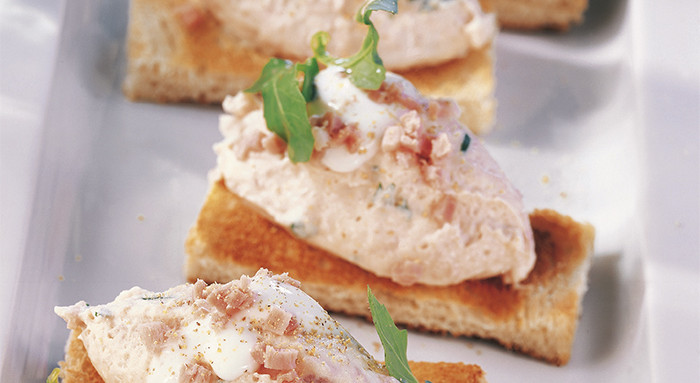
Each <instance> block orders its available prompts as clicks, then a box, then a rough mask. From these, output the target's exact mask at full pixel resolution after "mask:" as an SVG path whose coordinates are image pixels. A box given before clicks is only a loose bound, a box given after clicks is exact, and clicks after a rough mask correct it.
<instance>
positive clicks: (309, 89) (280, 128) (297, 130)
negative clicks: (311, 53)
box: [245, 58, 318, 163]
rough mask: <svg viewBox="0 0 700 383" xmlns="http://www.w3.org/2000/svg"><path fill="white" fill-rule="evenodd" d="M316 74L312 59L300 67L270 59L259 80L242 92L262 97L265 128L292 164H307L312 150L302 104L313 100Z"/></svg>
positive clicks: (309, 132) (315, 65)
mask: <svg viewBox="0 0 700 383" xmlns="http://www.w3.org/2000/svg"><path fill="white" fill-rule="evenodd" d="M300 71H301V72H303V73H304V80H303V83H302V85H301V87H302V89H299V81H298V80H297V73H299V72H300ZM316 73H318V63H316V60H315V59H313V58H311V59H309V60H307V61H306V62H305V63H303V64H293V63H292V62H291V61H288V60H282V59H277V58H273V59H270V61H269V62H268V63H267V64H266V65H265V67H264V68H263V70H262V74H261V75H260V78H259V79H258V80H257V81H256V82H255V83H254V84H253V85H252V86H251V87H250V88H248V89H246V90H245V91H246V92H250V93H261V94H262V98H263V116H264V117H265V122H266V123H267V128H268V129H270V130H271V131H272V132H274V133H275V134H277V135H278V136H279V137H280V138H281V139H283V140H284V141H285V142H286V143H287V151H288V153H289V159H290V160H291V161H292V162H295V163H296V162H305V161H308V160H309V159H310V158H311V153H312V152H313V149H314V136H313V134H312V133H311V124H310V123H309V116H308V115H307V113H306V102H307V101H310V100H311V99H313V97H314V92H315V91H314V87H313V77H315V76H316Z"/></svg>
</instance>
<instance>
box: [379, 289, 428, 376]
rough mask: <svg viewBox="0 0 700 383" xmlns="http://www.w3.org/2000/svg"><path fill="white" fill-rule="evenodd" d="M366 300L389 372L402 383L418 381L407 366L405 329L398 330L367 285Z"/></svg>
mask: <svg viewBox="0 0 700 383" xmlns="http://www.w3.org/2000/svg"><path fill="white" fill-rule="evenodd" d="M367 300H369V310H370V312H371V313H372V322H374V327H375V328H376V329H377V335H379V340H381V342H382V346H383V347H384V364H385V365H386V369H387V370H388V371H389V374H391V376H393V377H394V378H396V379H398V380H399V381H400V382H402V383H418V379H416V377H415V376H413V373H412V372H411V368H410V367H409V366H408V358H407V357H406V348H407V346H408V334H407V332H406V330H399V329H398V328H397V327H396V325H395V324H394V321H393V320H392V319H391V315H389V311H388V310H387V309H386V307H385V306H384V305H383V304H381V303H379V301H378V300H377V298H375V297H374V294H372V289H370V288H369V286H367Z"/></svg>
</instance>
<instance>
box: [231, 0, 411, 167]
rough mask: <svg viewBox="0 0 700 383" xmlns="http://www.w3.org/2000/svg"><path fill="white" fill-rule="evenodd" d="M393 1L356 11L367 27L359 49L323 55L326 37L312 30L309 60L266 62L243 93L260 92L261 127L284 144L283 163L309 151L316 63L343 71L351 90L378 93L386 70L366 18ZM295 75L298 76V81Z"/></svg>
mask: <svg viewBox="0 0 700 383" xmlns="http://www.w3.org/2000/svg"><path fill="white" fill-rule="evenodd" d="M396 1H397V0H369V1H367V2H365V4H364V5H363V6H362V8H360V11H359V12H358V13H357V16H356V20H357V21H358V22H361V23H364V24H365V25H367V26H369V31H368V32H367V37H365V40H364V42H363V44H362V48H361V49H360V51H359V52H358V53H357V54H355V55H354V56H352V57H350V58H347V59H344V58H335V57H332V56H330V55H329V54H328V52H327V51H326V46H327V44H328V40H329V39H330V37H329V36H328V33H326V32H318V33H316V34H315V35H314V36H313V37H312V39H311V47H312V49H313V51H314V55H315V57H313V58H310V59H308V60H307V61H306V62H305V63H296V64H295V63H292V62H291V61H288V60H282V59H278V58H273V59H270V61H269V62H268V63H267V64H266V65H265V67H264V68H263V70H262V73H261V74H260V78H258V80H257V81H256V82H255V84H253V86H251V87H250V88H248V89H246V90H245V92H249V93H261V94H262V98H263V115H264V117H265V122H266V123H267V128H268V129H270V130H271V131H272V132H274V133H275V134H277V135H278V136H279V137H280V138H281V139H283V140H284V141H285V142H286V143H287V152H288V153H289V159H290V160H291V161H292V162H294V163H297V162H306V161H308V160H309V159H310V158H311V154H312V153H313V149H314V136H313V134H312V133H311V124H310V123H309V116H308V111H307V109H306V104H307V103H308V102H309V101H311V100H313V99H314V97H315V89H314V77H316V74H318V71H319V69H318V62H317V60H318V61H321V62H322V63H324V64H326V65H338V66H341V67H343V68H345V70H346V72H347V73H348V75H349V76H350V80H351V81H352V82H353V84H355V86H357V87H359V88H363V89H378V88H379V86H381V84H382V82H384V78H385V77H386V69H385V68H384V65H383V64H382V59H381V58H380V57H379V54H378V53H377V44H378V42H379V34H378V33H377V30H376V28H374V24H372V21H371V20H370V15H371V14H372V12H373V11H379V10H382V11H387V12H391V13H394V14H395V13H397V12H398V6H397V4H396ZM299 73H302V74H303V78H302V79H301V80H300V79H299Z"/></svg>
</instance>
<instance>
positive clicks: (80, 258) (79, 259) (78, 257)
mask: <svg viewBox="0 0 700 383" xmlns="http://www.w3.org/2000/svg"><path fill="white" fill-rule="evenodd" d="M74 259H75V261H76V262H80V261H82V260H83V256H82V255H80V254H78V255H76V256H75V258H74Z"/></svg>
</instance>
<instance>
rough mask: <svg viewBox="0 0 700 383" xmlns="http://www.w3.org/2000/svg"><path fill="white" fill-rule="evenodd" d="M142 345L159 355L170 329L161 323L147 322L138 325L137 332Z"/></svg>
mask: <svg viewBox="0 0 700 383" xmlns="http://www.w3.org/2000/svg"><path fill="white" fill-rule="evenodd" d="M136 331H138V333H139V336H141V340H142V341H143V344H144V345H145V346H146V347H147V348H148V349H149V350H150V351H151V352H155V353H160V350H161V348H162V347H163V344H164V343H165V341H166V340H167V339H168V334H169V333H170V332H171V331H172V329H171V328H170V327H169V326H168V325H167V324H165V323H163V322H147V323H142V324H140V325H138V327H137V330H136Z"/></svg>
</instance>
